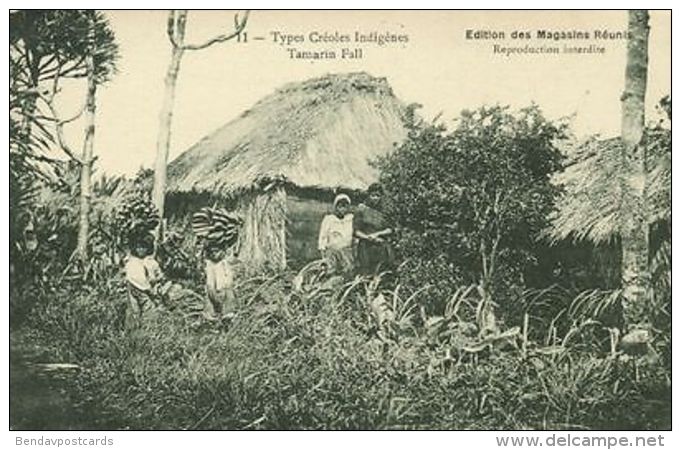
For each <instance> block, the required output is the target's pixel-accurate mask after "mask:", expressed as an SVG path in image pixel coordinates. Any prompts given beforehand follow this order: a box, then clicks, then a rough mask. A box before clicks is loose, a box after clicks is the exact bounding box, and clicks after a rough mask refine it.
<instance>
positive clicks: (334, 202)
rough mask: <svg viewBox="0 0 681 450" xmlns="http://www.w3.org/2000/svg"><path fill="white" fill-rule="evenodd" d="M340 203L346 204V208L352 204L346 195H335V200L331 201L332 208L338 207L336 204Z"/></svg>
mask: <svg viewBox="0 0 681 450" xmlns="http://www.w3.org/2000/svg"><path fill="white" fill-rule="evenodd" d="M341 201H345V202H347V203H348V206H350V205H351V204H352V202H351V201H350V197H349V196H348V195H347V194H338V195H336V198H335V199H333V207H334V208H335V207H336V205H338V203H339V202H341Z"/></svg>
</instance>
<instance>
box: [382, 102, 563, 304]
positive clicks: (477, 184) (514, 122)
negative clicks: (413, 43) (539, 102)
mask: <svg viewBox="0 0 681 450" xmlns="http://www.w3.org/2000/svg"><path fill="white" fill-rule="evenodd" d="M408 129H409V133H408V136H407V139H406V140H405V142H404V143H403V144H402V145H401V146H400V147H399V148H398V149H397V150H396V151H395V152H394V153H392V154H391V155H389V156H388V157H386V158H384V159H382V160H380V161H379V163H378V166H379V168H380V169H381V182H382V183H383V185H384V186H385V191H386V194H387V201H386V207H387V209H388V211H389V214H390V215H391V216H392V217H393V218H394V220H395V221H396V222H397V224H398V226H399V228H400V229H401V233H400V238H399V239H398V243H397V244H398V248H399V250H400V252H401V253H402V256H404V257H407V258H412V259H413V260H418V261H419V262H420V265H421V267H422V268H424V269H425V271H424V272H431V271H432V270H433V269H434V267H433V265H437V266H438V271H442V270H445V271H448V272H449V273H450V278H451V277H452V276H454V277H456V278H459V279H460V280H461V279H462V280H463V281H466V282H479V283H480V284H481V285H483V286H484V287H486V288H488V289H489V290H490V291H493V290H494V285H497V284H498V283H499V282H501V281H502V278H504V277H508V276H514V281H515V282H519V281H520V278H519V277H520V276H521V272H520V271H521V269H523V268H524V267H525V266H526V265H527V264H528V263H531V262H532V261H533V246H534V244H535V242H536V239H537V236H538V234H539V232H540V231H541V230H542V229H543V228H544V227H545V226H546V223H547V222H546V220H547V216H548V213H549V212H550V211H551V209H552V208H553V205H554V198H555V196H556V194H557V189H556V187H554V186H553V185H552V184H551V183H550V175H551V174H552V173H553V172H555V171H556V170H558V169H560V167H561V155H560V152H559V151H558V149H557V148H556V141H557V140H558V139H561V138H562V137H563V136H564V131H565V130H564V126H563V125H560V124H556V123H553V122H551V121H549V120H547V119H546V118H545V117H544V116H543V115H542V113H541V111H540V110H539V108H538V107H536V106H530V107H528V108H525V109H522V110H520V111H518V112H517V113H512V112H511V111H510V110H509V108H508V107H501V106H493V107H482V108H479V109H477V110H475V111H463V112H462V114H461V117H460V118H459V119H458V121H457V125H456V128H455V129H454V130H453V131H451V132H447V130H446V129H445V128H444V127H443V126H442V125H439V124H427V123H424V122H422V121H412V123H410V124H408ZM436 262H437V263H436Z"/></svg>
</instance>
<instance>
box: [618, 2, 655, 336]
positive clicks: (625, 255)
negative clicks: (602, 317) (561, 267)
mask: <svg viewBox="0 0 681 450" xmlns="http://www.w3.org/2000/svg"><path fill="white" fill-rule="evenodd" d="M649 30H650V28H649V26H648V12H647V11H645V10H643V11H641V10H637V11H630V12H629V33H630V36H629V42H628V45H627V67H626V72H625V84H624V93H623V94H622V142H623V145H624V152H625V154H624V157H625V158H626V160H627V161H628V163H629V164H631V167H632V168H633V169H634V170H633V173H635V176H634V177H633V178H632V179H633V180H634V182H633V183H632V182H631V180H628V181H629V183H628V185H627V186H623V187H624V188H625V191H623V192H626V190H628V191H630V192H632V194H633V195H631V196H627V197H626V198H625V203H624V204H623V208H626V214H625V217H626V218H625V223H624V227H623V230H622V288H623V290H624V304H623V308H624V319H625V324H626V326H627V327H631V326H633V325H636V324H640V323H642V322H644V321H645V313H644V310H645V293H646V287H647V270H648V220H647V214H646V210H647V208H646V206H647V199H646V178H647V171H646V156H647V155H646V148H645V144H644V143H643V142H642V138H643V129H644V119H645V92H646V82H647V71H648V33H649Z"/></svg>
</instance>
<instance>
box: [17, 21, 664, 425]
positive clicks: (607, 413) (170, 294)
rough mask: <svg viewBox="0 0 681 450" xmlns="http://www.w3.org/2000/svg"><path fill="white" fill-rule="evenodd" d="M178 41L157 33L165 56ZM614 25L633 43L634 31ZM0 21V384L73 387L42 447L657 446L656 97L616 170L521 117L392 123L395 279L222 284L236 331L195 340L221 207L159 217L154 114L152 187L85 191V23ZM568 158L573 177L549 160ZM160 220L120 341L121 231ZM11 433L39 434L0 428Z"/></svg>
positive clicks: (104, 39) (89, 166)
mask: <svg viewBox="0 0 681 450" xmlns="http://www.w3.org/2000/svg"><path fill="white" fill-rule="evenodd" d="M185 17H186V14H178V15H175V13H171V15H170V19H171V22H170V24H169V25H170V28H169V30H170V33H171V36H170V37H171V41H172V42H173V46H174V48H175V50H176V51H179V50H182V49H183V47H182V45H179V46H178V44H181V39H180V40H179V41H180V42H175V41H173V36H174V37H175V38H181V37H182V35H183V33H184V20H185V19H184V18H185ZM636 17H638V18H639V19H640V20H639V22H640V23H641V24H644V25H645V22H646V21H647V15H645V14H641V13H640V12H639V13H637V14H636ZM644 19H645V20H644ZM10 20H11V23H12V30H11V31H12V32H11V34H10V75H11V77H10V78H11V83H10V124H9V125H10V212H11V217H10V248H11V251H10V321H11V352H12V364H13V369H15V368H16V367H18V366H19V364H15V363H16V361H20V360H21V359H22V357H24V358H30V359H31V361H30V362H55V363H70V364H73V365H72V366H65V367H68V370H74V372H70V373H68V374H67V376H65V377H64V378H63V380H62V386H61V387H62V389H63V390H64V392H66V395H67V396H68V401H69V402H70V403H71V404H72V405H73V406H74V408H75V409H76V410H78V411H80V415H81V417H78V418H73V421H72V422H68V421H66V423H62V422H60V426H65V427H83V428H92V429H109V428H111V429H577V430H581V429H669V428H670V427H671V378H670V374H671V230H670V224H671V201H670V196H671V131H670V127H669V125H670V122H671V99H670V97H665V98H664V99H663V100H662V102H661V107H662V108H663V109H664V111H665V112H666V115H667V119H668V120H667V122H669V123H667V122H665V123H664V124H662V123H660V124H657V125H655V126H652V127H649V129H648V130H645V132H644V131H643V130H638V131H641V134H642V136H643V140H642V141H641V142H642V143H636V142H635V143H634V145H633V147H632V146H631V145H630V144H631V142H618V141H616V140H611V141H608V142H604V141H602V140H600V139H598V138H596V137H594V138H593V139H588V140H587V142H586V143H576V142H574V140H571V141H569V142H567V143H566V144H565V145H562V144H561V143H563V141H566V140H569V139H568V137H569V130H568V129H567V127H566V126H565V125H563V124H560V123H553V122H551V121H549V120H547V119H546V118H545V117H544V116H543V115H542V113H541V111H540V110H539V108H538V107H536V106H531V107H528V108H525V109H523V110H520V111H516V112H514V111H511V110H510V109H509V108H506V107H500V106H493V107H482V108H480V109H477V110H474V111H464V112H463V113H462V114H461V117H459V118H458V120H457V121H456V124H455V126H454V127H452V129H449V130H448V129H447V128H446V127H444V126H442V125H441V124H439V123H426V122H423V121H420V120H418V119H417V118H416V117H415V116H414V114H413V110H412V111H411V114H408V117H407V123H406V126H407V129H408V135H407V138H406V140H405V141H404V143H403V144H402V145H401V146H400V147H399V148H397V149H396V150H395V151H394V152H393V153H392V154H391V155H389V156H387V157H386V158H384V159H382V160H380V161H377V162H376V164H377V168H378V169H379V172H380V180H381V184H382V186H383V188H384V194H385V195H384V198H383V204H382V207H383V208H384V210H385V211H384V212H385V213H386V215H387V217H388V218H389V220H390V221H391V225H392V227H393V228H394V230H395V233H394V236H393V238H392V239H393V240H394V245H395V248H396V250H397V254H398V265H396V267H393V268H392V269H393V270H391V271H389V272H384V273H381V274H376V275H374V276H364V277H362V276H357V277H354V278H353V277H346V278H343V277H341V276H330V275H328V274H326V273H325V272H324V267H323V264H322V263H320V261H313V262H311V263H310V264H308V265H307V266H305V267H304V268H303V269H302V270H300V271H293V270H276V271H270V272H267V273H262V272H261V273H255V271H254V270H253V268H249V267H243V266H238V267H237V277H236V279H237V285H236V297H237V299H238V302H239V308H238V312H237V314H236V316H235V317H232V318H230V319H226V320H223V321H220V320H209V319H208V318H207V317H205V316H204V314H203V313H202V309H203V296H204V281H205V280H204V279H203V278H204V273H203V270H202V264H203V260H202V258H201V254H200V249H199V245H197V242H196V239H197V238H196V236H195V235H194V234H193V233H192V232H191V229H192V228H191V220H190V215H191V214H192V213H194V212H196V209H198V208H199V207H201V206H210V205H212V204H215V202H216V201H219V199H216V198H215V197H210V196H209V195H208V194H202V193H192V194H191V195H189V198H190V200H191V207H192V208H194V209H192V208H187V205H186V204H184V205H181V206H180V207H178V208H176V207H175V206H173V202H172V201H171V202H166V200H167V199H168V198H170V197H171V196H167V197H168V198H166V196H164V190H165V187H164V184H165V181H164V176H162V174H163V173H165V158H166V156H164V152H163V149H166V151H167V148H168V147H167V144H168V142H167V139H168V136H169V127H170V121H169V117H170V115H169V114H170V109H169V106H168V105H166V106H167V108H166V110H165V115H164V117H166V119H167V123H166V122H164V125H163V127H162V129H161V133H160V134H161V135H163V136H165V137H163V138H162V139H161V143H162V144H164V145H162V146H160V147H159V148H160V149H161V152H160V155H161V157H160V159H159V161H160V162H159V164H160V166H161V170H158V168H157V171H156V173H154V172H151V171H141V172H140V173H139V174H138V176H137V177H135V178H134V179H132V180H130V179H126V178H107V177H105V176H102V177H100V178H99V179H98V181H97V182H95V183H91V181H92V180H91V172H92V171H93V170H94V168H95V159H94V157H93V154H92V150H93V148H92V141H93V137H94V114H95V103H96V97H95V92H96V89H95V88H96V86H97V85H98V84H101V83H104V82H106V81H107V80H109V79H110V77H112V76H113V75H114V73H115V63H116V59H117V55H118V47H117V45H116V42H115V39H114V35H113V31H112V30H111V29H110V28H109V26H108V23H107V21H106V17H105V16H104V15H102V14H100V13H96V12H92V11H76V10H73V11H61V12H60V11H47V10H45V11H37V10H36V11H18V12H13V13H11V15H10ZM245 23H246V22H245V19H244V21H243V23H242V24H241V28H243V26H244V25H245ZM237 25H238V24H237ZM178 27H179V28H178ZM237 28H238V26H237ZM173 29H175V31H173ZM234 36H236V35H232V36H231V37H234ZM231 37H230V36H225V37H224V40H226V39H230V38H231ZM639 37H641V36H639ZM210 42H211V41H209V43H210ZM185 47H187V48H184V49H191V47H197V46H192V45H189V46H185ZM638 48H639V50H640V48H642V47H640V46H639V47H638ZM639 59H640V58H639ZM177 65H178V66H177V67H179V59H178V61H177ZM177 67H176V68H175V70H176V69H177ZM171 69H172V66H171ZM169 72H170V73H171V75H172V73H173V72H172V70H169ZM629 72H630V71H629ZM629 72H628V73H629ZM634 72H635V74H638V75H640V74H641V71H640V70H639V71H634ZM643 73H644V72H643ZM176 74H177V73H176V71H175V76H176ZM644 78H645V77H644ZM65 79H81V80H87V82H88V97H87V102H86V108H84V109H85V110H86V111H87V113H88V114H87V118H88V121H89V122H88V123H89V125H87V126H86V127H85V129H86V133H85V138H84V144H88V145H83V148H84V150H83V153H82V155H76V154H74V153H73V152H72V151H71V147H70V146H69V145H68V144H67V143H66V142H64V139H63V126H64V125H65V124H66V123H68V122H70V120H67V119H63V118H62V117H60V116H59V115H58V114H57V112H56V111H55V108H54V102H55V97H56V96H58V94H59V92H60V88H59V86H60V83H61V82H63V81H64V80H65ZM171 81H172V79H171ZM173 83H174V82H173ZM173 83H170V84H173ZM46 86H49V87H50V89H51V90H50V89H47V91H44V90H43V89H42V88H43V87H46ZM171 94H172V89H171ZM638 95H639V96H640V97H643V93H640V92H639V93H638ZM629 97H631V98H633V97H632V95H630V96H629ZM170 98H171V99H172V95H170ZM170 103H172V102H170ZM631 109H632V110H634V109H635V108H633V107H632V108H631ZM637 117H638V116H637ZM642 118H643V116H642V114H641V115H640V121H641V122H642ZM640 125H641V128H642V124H640ZM629 131H630V130H629ZM630 134H631V133H630ZM639 144H640V145H639ZM627 145H629V147H632V148H633V150H635V151H636V152H638V153H642V154H643V155H644V157H643V158H638V157H637V156H636V154H638V153H632V154H633V155H634V156H632V154H629V155H627V154H626V151H629V152H631V151H632V148H628V147H627ZM570 147H573V148H577V149H578V152H577V153H578V154H577V156H576V157H575V155H569V154H567V153H566V152H564V151H562V150H565V149H566V148H570ZM559 149H560V150H559ZM86 150H88V151H86ZM57 154H58V155H57ZM56 156H59V157H56ZM566 156H567V158H566ZM63 158H66V159H63ZM637 158H638V159H637ZM641 167H643V169H645V170H643V171H642V170H641ZM564 169H565V170H564ZM154 176H157V189H156V200H157V202H158V201H159V200H160V202H161V205H160V206H161V207H156V208H154V207H152V206H151V201H150V197H151V191H152V186H151V185H152V177H154ZM158 180H161V181H160V182H158ZM632 180H634V181H635V182H631V181H632ZM632 186H633V187H635V188H636V189H633V188H632ZM626 191H631V192H629V193H627V192H626ZM634 191H636V192H634ZM639 191H640V192H639ZM326 194H328V193H325V195H326ZM627 196H629V197H627ZM209 197H210V198H209ZM627 199H630V200H631V199H633V200H632V202H631V205H635V207H631V206H627V201H626V200H627ZM636 205H639V206H640V207H636ZM221 206H224V207H225V208H229V205H228V204H223V205H221ZM174 208H175V209H174ZM158 211H161V212H162V214H160V216H162V217H160V216H159V213H158ZM634 216H635V217H634ZM632 218H634V219H636V225H637V227H638V228H636V230H634V231H636V232H640V231H643V233H637V234H636V236H635V237H640V235H641V234H643V235H645V237H646V239H643V240H642V239H637V240H635V241H636V242H634V243H635V244H636V245H635V246H633V245H630V246H629V247H627V248H628V251H629V253H630V254H629V256H632V255H631V253H632V251H633V250H637V251H636V254H635V255H634V256H635V257H636V258H635V260H636V261H635V262H636V263H637V264H638V263H639V262H641V261H644V262H647V263H648V264H647V265H646V264H644V265H645V266H646V267H645V269H647V270H645V271H640V272H641V273H643V272H647V273H646V274H645V275H646V277H645V280H644V279H643V278H644V277H639V276H638V275H640V274H641V273H638V272H637V277H636V280H635V281H636V283H635V285H634V284H631V285H630V286H623V285H622V284H626V282H622V283H621V280H623V277H622V267H623V266H625V265H626V264H624V263H623V261H624V260H625V259H626V258H625V257H624V256H623V255H625V253H627V252H626V251H624V250H623V248H624V246H623V242H622V241H623V240H626V239H625V238H626V237H627V236H626V233H625V232H624V231H626V230H627V229H628V230H629V231H631V223H632ZM162 219H165V220H167V224H166V225H165V226H164V227H162V228H164V229H163V232H160V233H158V234H157V236H158V237H157V240H158V242H157V243H156V254H155V256H156V258H157V259H158V262H159V263H160V266H161V268H162V269H163V271H164V272H165V274H166V276H167V277H168V278H169V280H170V281H171V282H172V285H171V286H170V287H169V288H168V290H167V292H166V293H165V294H167V297H166V301H165V302H164V303H163V305H162V307H159V308H157V309H154V310H152V311H151V312H150V313H149V315H148V316H146V317H145V318H144V320H143V321H142V322H141V323H140V324H138V325H137V326H131V325H130V324H129V323H127V322H126V320H125V317H126V309H127V308H128V294H127V292H126V280H125V279H124V277H123V274H122V272H123V270H122V266H123V262H124V259H125V256H126V253H127V251H128V248H127V247H128V243H127V239H128V237H129V236H130V233H128V231H130V229H133V228H136V227H137V228H139V227H142V228H143V229H144V230H145V232H148V231H149V230H152V229H155V228H156V227H157V226H158V225H159V224H162V223H163V220H162ZM641 224H642V226H640V227H639V226H638V225H641ZM627 227H628V228H627ZM648 233H649V235H650V237H649V238H648ZM147 234H148V233H147ZM630 234H631V236H629V238H632V236H633V233H630ZM573 238H577V239H578V240H580V242H577V243H575V242H573V240H572V239H573ZM633 241H634V239H629V242H630V244H631V242H633ZM641 244H643V245H641ZM632 261H633V259H632ZM638 265H639V266H640V264H638ZM638 268H641V267H638ZM632 286H634V287H644V288H643V289H639V290H638V291H636V292H635V294H636V295H635V296H631V297H632V298H634V297H635V299H639V300H641V299H642V301H638V302H637V303H636V304H635V305H633V306H634V307H635V308H629V312H630V317H629V319H631V317H634V315H632V314H631V311H634V310H636V311H635V312H636V313H637V314H635V316H636V317H641V318H642V321H641V323H636V322H633V321H631V320H629V323H626V316H627V314H626V311H624V313H623V309H624V310H626V309H627V308H626V307H625V308H623V305H625V304H626V302H623V297H624V295H623V293H624V291H625V290H626V288H627V287H629V288H631V287H632ZM629 291H631V289H629ZM630 293H631V292H630ZM630 306H631V305H630ZM637 326H642V327H643V328H642V329H639V328H636V327H637ZM22 367H23V366H22ZM13 382H14V381H13ZM21 400H22V399H16V398H15V399H13V402H14V403H13V404H16V403H17V402H19V403H21ZM51 413H52V411H41V414H42V415H43V416H49V415H50V414H51ZM10 421H11V427H12V428H15V429H30V428H36V427H41V426H45V427H48V428H49V427H50V426H53V424H50V423H47V424H46V423H45V422H42V421H36V417H32V416H30V415H26V416H22V415H21V412H20V411H19V412H17V410H16V409H14V410H13V411H12V417H11V419H10ZM41 424H42V425H41Z"/></svg>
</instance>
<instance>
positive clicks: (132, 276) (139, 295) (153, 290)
mask: <svg viewBox="0 0 681 450" xmlns="http://www.w3.org/2000/svg"><path fill="white" fill-rule="evenodd" d="M153 253H154V237H153V236H152V235H151V234H148V235H142V236H133V237H132V238H131V239H130V255H129V256H128V260H127V262H126V264H125V278H126V280H127V285H128V298H129V300H130V308H129V310H128V314H127V320H128V323H130V321H134V322H138V321H139V320H140V319H141V318H142V316H143V315H145V313H146V312H147V311H149V310H151V309H152V307H155V306H160V305H161V304H162V301H161V299H162V295H161V292H160V291H161V289H160V288H161V282H162V280H163V272H161V268H160V267H159V265H158V262H156V260H155V259H154V257H153Z"/></svg>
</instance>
